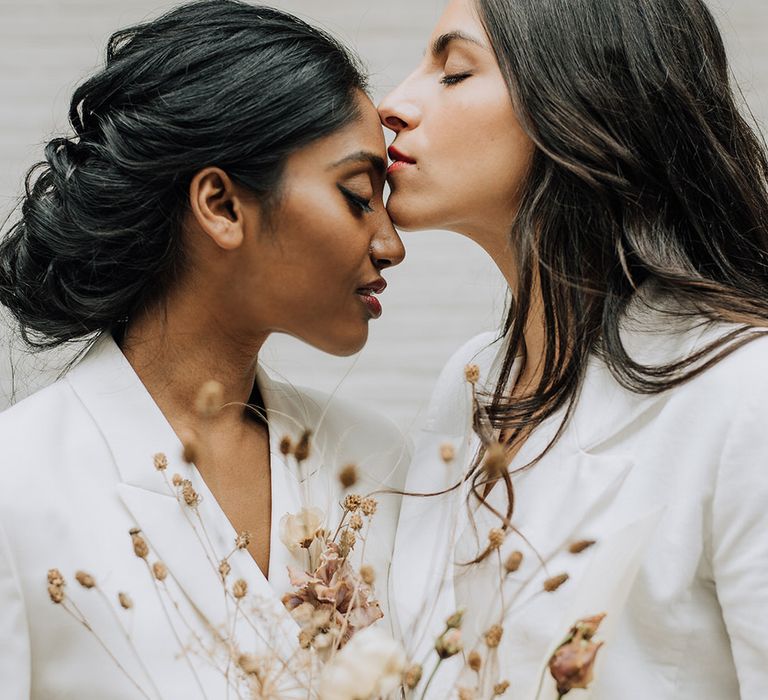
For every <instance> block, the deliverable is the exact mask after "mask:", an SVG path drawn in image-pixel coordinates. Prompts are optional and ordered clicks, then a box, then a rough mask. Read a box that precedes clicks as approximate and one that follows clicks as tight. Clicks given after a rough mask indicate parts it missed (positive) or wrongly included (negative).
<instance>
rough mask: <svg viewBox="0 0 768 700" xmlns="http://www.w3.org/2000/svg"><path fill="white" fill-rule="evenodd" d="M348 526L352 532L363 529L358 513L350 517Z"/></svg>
mask: <svg viewBox="0 0 768 700" xmlns="http://www.w3.org/2000/svg"><path fill="white" fill-rule="evenodd" d="M349 526H350V527H351V528H352V529H353V530H360V529H362V527H363V516H361V515H360V513H355V514H354V515H352V517H351V518H350V519H349Z"/></svg>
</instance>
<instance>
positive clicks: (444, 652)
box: [435, 627, 463, 659]
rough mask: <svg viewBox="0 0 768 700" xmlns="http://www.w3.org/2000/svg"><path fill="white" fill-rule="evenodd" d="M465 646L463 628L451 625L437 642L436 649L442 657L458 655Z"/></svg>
mask: <svg viewBox="0 0 768 700" xmlns="http://www.w3.org/2000/svg"><path fill="white" fill-rule="evenodd" d="M462 648H463V642H462V639H461V629H459V628H458V627H451V628H449V629H447V630H446V631H445V632H443V633H442V634H441V635H440V636H439V637H438V638H437V641H436V642H435V651H436V652H437V655H438V656H439V657H440V658H441V659H448V658H450V657H451V656H456V654H458V653H459V652H460V651H461V650H462Z"/></svg>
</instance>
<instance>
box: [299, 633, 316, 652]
mask: <svg viewBox="0 0 768 700" xmlns="http://www.w3.org/2000/svg"><path fill="white" fill-rule="evenodd" d="M313 639H314V634H312V632H311V631H310V630H307V629H303V630H301V632H299V646H300V647H301V648H302V649H309V647H311V646H312V640H313Z"/></svg>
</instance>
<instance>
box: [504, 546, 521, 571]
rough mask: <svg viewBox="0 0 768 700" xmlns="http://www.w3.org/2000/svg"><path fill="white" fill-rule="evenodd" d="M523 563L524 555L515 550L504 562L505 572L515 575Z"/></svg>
mask: <svg viewBox="0 0 768 700" xmlns="http://www.w3.org/2000/svg"><path fill="white" fill-rule="evenodd" d="M522 563H523V553H522V552H520V551H518V550H515V551H514V552H512V553H511V554H510V555H509V556H508V557H507V558H506V559H505V560H504V571H506V572H507V573H508V574H514V573H515V571H517V570H518V569H519V568H520V565H521V564H522Z"/></svg>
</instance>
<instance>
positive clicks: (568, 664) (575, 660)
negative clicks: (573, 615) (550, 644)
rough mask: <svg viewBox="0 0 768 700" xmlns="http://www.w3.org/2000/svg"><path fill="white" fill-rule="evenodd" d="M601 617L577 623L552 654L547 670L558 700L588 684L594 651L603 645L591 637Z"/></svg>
mask: <svg viewBox="0 0 768 700" xmlns="http://www.w3.org/2000/svg"><path fill="white" fill-rule="evenodd" d="M604 618H605V613H603V614H600V615H594V616H593V617H587V618H584V619H582V620H579V621H578V622H577V623H576V624H575V625H574V626H573V627H571V629H570V631H569V633H568V636H567V637H566V638H565V639H564V640H563V642H562V643H561V644H560V646H559V647H558V648H557V650H556V651H555V653H554V654H552V657H551V658H550V660H549V671H550V673H551V674H552V677H553V678H554V679H555V681H556V683H557V692H558V693H559V694H560V697H563V695H565V694H566V693H570V692H571V691H572V690H574V689H575V688H587V687H589V684H590V683H591V682H592V677H593V674H594V668H595V659H596V657H597V652H598V651H599V650H600V647H602V646H603V642H595V641H594V639H593V637H594V636H595V633H596V632H597V628H598V627H599V626H600V623H601V622H602V621H603V619H604Z"/></svg>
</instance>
